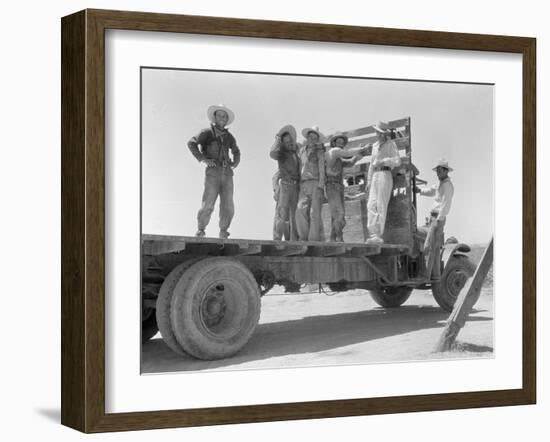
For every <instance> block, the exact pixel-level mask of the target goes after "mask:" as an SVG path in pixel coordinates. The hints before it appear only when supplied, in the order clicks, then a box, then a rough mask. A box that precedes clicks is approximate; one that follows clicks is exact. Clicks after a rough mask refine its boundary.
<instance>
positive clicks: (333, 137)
mask: <svg viewBox="0 0 550 442" xmlns="http://www.w3.org/2000/svg"><path fill="white" fill-rule="evenodd" d="M337 138H343V139H344V145H345V144H348V136H347V135H346V134H344V133H343V132H340V131H337V132H334V133H333V134H332V135H331V136H330V137H329V139H328V142H329V144H330V145H331V146H334V142H335V141H336V139H337Z"/></svg>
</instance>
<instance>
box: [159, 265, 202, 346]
mask: <svg viewBox="0 0 550 442" xmlns="http://www.w3.org/2000/svg"><path fill="white" fill-rule="evenodd" d="M199 259H200V258H193V259H190V260H188V261H185V262H182V263H181V264H179V265H177V266H176V267H174V269H173V270H172V271H171V272H170V273H169V274H168V276H167V277H166V278H165V279H164V282H163V283H162V285H161V286H160V290H159V295H158V298H157V313H156V319H157V324H158V328H159V331H160V334H161V336H162V340H163V341H164V342H165V343H166V345H167V346H168V347H170V348H171V349H172V350H173V351H175V352H176V353H178V354H180V355H185V351H184V350H183V348H181V345H180V344H179V343H178V340H177V339H176V335H174V332H173V331H172V323H171V322H170V304H171V303H172V294H173V292H174V287H176V284H177V283H178V281H179V280H180V279H181V277H182V275H183V274H184V273H185V271H186V270H187V269H188V268H189V267H191V266H192V265H193V264H195V263H196V262H197V261H199Z"/></svg>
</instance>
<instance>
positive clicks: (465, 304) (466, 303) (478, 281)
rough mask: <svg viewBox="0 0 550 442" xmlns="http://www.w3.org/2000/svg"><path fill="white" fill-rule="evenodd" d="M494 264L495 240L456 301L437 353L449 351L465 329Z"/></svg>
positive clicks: (486, 250) (490, 243)
mask: <svg viewBox="0 0 550 442" xmlns="http://www.w3.org/2000/svg"><path fill="white" fill-rule="evenodd" d="M492 264H493V238H491V242H489V245H488V246H487V248H486V249H485V252H484V253H483V257H482V258H481V261H480V262H479V265H478V266H477V269H476V271H475V273H474V276H473V278H471V279H469V280H468V281H467V282H466V284H465V285H464V287H462V290H461V291H460V294H459V295H458V298H457V300H456V303H455V306H454V308H453V311H452V313H451V314H450V316H449V318H448V319H447V325H446V326H445V329H444V330H443V333H442V334H441V337H440V338H439V342H438V344H437V347H436V349H435V351H436V352H440V351H449V350H450V349H451V347H452V345H453V343H454V342H455V340H456V337H457V336H458V333H459V332H460V329H461V328H462V327H464V324H465V323H466V320H467V319H468V315H469V314H470V312H471V311H472V307H473V304H474V302H475V300H476V299H477V294H478V293H479V291H480V290H481V286H482V285H483V281H484V280H485V277H486V276H487V272H488V271H489V269H490V268H491V265H492Z"/></svg>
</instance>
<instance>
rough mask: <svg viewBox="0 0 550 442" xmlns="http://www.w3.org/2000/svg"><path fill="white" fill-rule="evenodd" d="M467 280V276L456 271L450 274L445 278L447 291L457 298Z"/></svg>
mask: <svg viewBox="0 0 550 442" xmlns="http://www.w3.org/2000/svg"><path fill="white" fill-rule="evenodd" d="M467 279H468V275H467V274H466V273H465V272H463V271H460V270H456V271H454V272H452V273H451V274H449V276H448V277H447V291H448V292H449V293H450V294H451V295H453V296H454V297H457V296H458V295H459V293H460V290H462V287H464V284H466V281H467Z"/></svg>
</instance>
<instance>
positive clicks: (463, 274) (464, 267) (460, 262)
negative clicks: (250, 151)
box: [432, 256, 481, 312]
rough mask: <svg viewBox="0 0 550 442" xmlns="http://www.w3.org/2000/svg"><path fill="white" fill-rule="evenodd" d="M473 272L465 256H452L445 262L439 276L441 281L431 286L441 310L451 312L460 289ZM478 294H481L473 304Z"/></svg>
mask: <svg viewBox="0 0 550 442" xmlns="http://www.w3.org/2000/svg"><path fill="white" fill-rule="evenodd" d="M475 270H476V266H475V265H474V263H472V262H471V261H470V260H469V259H468V257H467V256H454V257H452V258H451V259H450V260H449V262H447V265H446V266H445V269H444V270H443V273H442V275H441V281H439V282H438V283H437V284H434V285H432V293H433V295H434V298H435V300H436V302H437V303H438V304H439V306H440V307H441V308H442V309H443V310H446V311H448V312H452V311H453V307H454V305H455V302H456V299H457V297H458V295H459V293H460V291H461V290H462V287H464V284H466V281H467V280H468V278H470V277H472V276H473V274H474V272H475ZM480 294H481V292H480V293H479V294H478V295H477V298H476V300H475V302H474V304H475V303H476V302H477V300H478V299H479V295H480ZM472 305H473V304H472Z"/></svg>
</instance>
